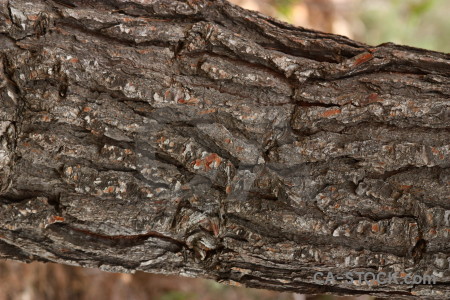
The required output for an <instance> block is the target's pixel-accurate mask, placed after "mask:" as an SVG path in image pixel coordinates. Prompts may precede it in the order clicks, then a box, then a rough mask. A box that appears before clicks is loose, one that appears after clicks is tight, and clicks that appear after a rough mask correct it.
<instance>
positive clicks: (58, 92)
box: [0, 0, 450, 299]
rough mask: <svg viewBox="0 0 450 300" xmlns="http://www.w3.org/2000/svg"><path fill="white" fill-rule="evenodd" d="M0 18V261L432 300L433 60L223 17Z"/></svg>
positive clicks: (442, 230)
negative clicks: (406, 276)
mask: <svg viewBox="0 0 450 300" xmlns="http://www.w3.org/2000/svg"><path fill="white" fill-rule="evenodd" d="M0 4H1V6H0V33H1V34H0V57H1V60H0V107H1V110H0V137H1V139H0V141H1V142H0V167H1V170H0V176H1V177H0V201H1V210H0V256H1V257H3V258H10V259H15V260H21V261H32V260H40V261H54V262H59V263H63V264H73V265H81V266H88V267H98V268H101V269H103V270H108V271H114V272H134V271H135V270H142V271H145V272H153V273H165V274H181V275H184V276H196V277H206V278H212V279H215V280H218V281H219V282H224V283H231V284H233V283H235V284H238V283H239V284H244V285H246V286H249V287H261V288H267V289H277V290H284V291H296V292H302V293H322V292H332V293H337V294H361V293H364V294H366V293H372V294H375V295H378V296H389V295H391V296H392V295H395V296H396V297H398V298H408V297H421V298H426V297H430V298H434V299H448V298H449V296H450V269H449V263H450V256H449V252H450V224H449V223H450V201H449V200H450V199H449V195H450V188H449V182H450V168H449V165H450V157H449V153H450V145H449V141H450V117H449V106H450V105H449V95H450V87H449V82H450V58H449V55H447V54H442V53H437V52H432V51H426V50H421V49H415V48H410V47H405V46H398V45H394V44H383V45H380V46H378V47H371V46H367V45H365V44H362V43H358V42H355V41H352V40H349V39H347V38H345V37H342V36H335V35H330V34H325V33H320V32H316V31H312V30H307V29H303V28H295V27H292V26H290V25H288V24H285V23H281V22H279V21H276V20H274V19H271V18H269V17H265V16H262V15H260V14H258V13H254V12H249V11H245V10H243V9H241V8H239V7H236V6H233V5H230V4H229V3H227V2H225V1H222V0H218V1H212V0H188V1H174V0H152V1H144V0H134V2H132V1H124V0H108V1H94V0H80V1H68V0H58V1H50V0H48V1H44V0H40V1H25V0H0ZM418 38H420V37H418ZM317 271H321V272H324V273H326V272H328V271H331V272H333V273H334V274H343V273H344V272H347V271H366V272H367V271H371V272H380V271H385V272H394V271H397V272H407V273H415V274H421V275H425V274H433V275H435V276H437V284H436V285H401V284H398V285H397V284H391V285H376V284H374V285H370V286H368V285H355V284H349V283H346V282H344V281H338V282H336V283H334V284H327V285H321V284H318V283H316V282H314V280H313V275H314V273H315V272H317Z"/></svg>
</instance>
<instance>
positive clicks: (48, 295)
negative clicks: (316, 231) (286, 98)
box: [0, 0, 450, 300]
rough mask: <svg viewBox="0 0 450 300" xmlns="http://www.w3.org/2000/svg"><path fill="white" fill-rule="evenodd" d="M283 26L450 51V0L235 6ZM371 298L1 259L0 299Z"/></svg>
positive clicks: (285, 1) (285, 0)
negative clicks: (255, 287)
mask: <svg viewBox="0 0 450 300" xmlns="http://www.w3.org/2000/svg"><path fill="white" fill-rule="evenodd" d="M231 2H233V3H235V4H238V5H241V6H242V7H245V8H247V9H251V10H257V11H260V12H262V13H264V14H266V15H270V16H273V17H275V18H278V19H281V20H283V21H285V22H289V23H293V24H295V25H298V26H302V27H307V28H313V29H317V30H320V31H325V32H332V33H336V34H341V35H345V36H347V37H350V38H352V39H355V40H358V41H361V42H365V43H367V44H371V45H378V44H381V43H384V42H388V41H390V42H395V43H397V44H405V45H411V46H415V47H420V48H426V49H430V50H436V51H441V52H447V53H448V52H450V18H449V16H450V14H449V13H450V1H449V0H390V1H388V0H232V1H231ZM16 299H20V300H44V299H48V300H54V299H59V300H66V299H83V300H84V299H98V300H102V299H111V300H115V299H130V300H133V299H136V300H141V299H157V300H184V299H187V300H191V299H192V300H194V299H199V300H209V299H224V300H232V299H233V300H234V299H236V300H237V299H242V300H250V299H255V300H256V299H258V300H266V299H267V300H269V299H278V300H288V299H289V300H306V299H308V300H311V299H316V300H317V299H320V300H332V299H342V300H344V299H358V300H374V298H373V297H369V296H360V297H358V298H352V297H333V296H325V295H323V296H305V295H299V294H292V293H277V292H271V291H264V290H256V289H248V288H243V287H231V286H225V285H221V284H219V283H216V282H213V281H209V280H203V279H192V278H181V277H175V276H163V275H152V274H145V273H136V274H133V275H131V274H112V273H106V272H102V271H100V270H96V269H83V268H77V267H70V266H62V265H56V264H43V263H32V264H23V263H19V262H12V261H0V300H16Z"/></svg>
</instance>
